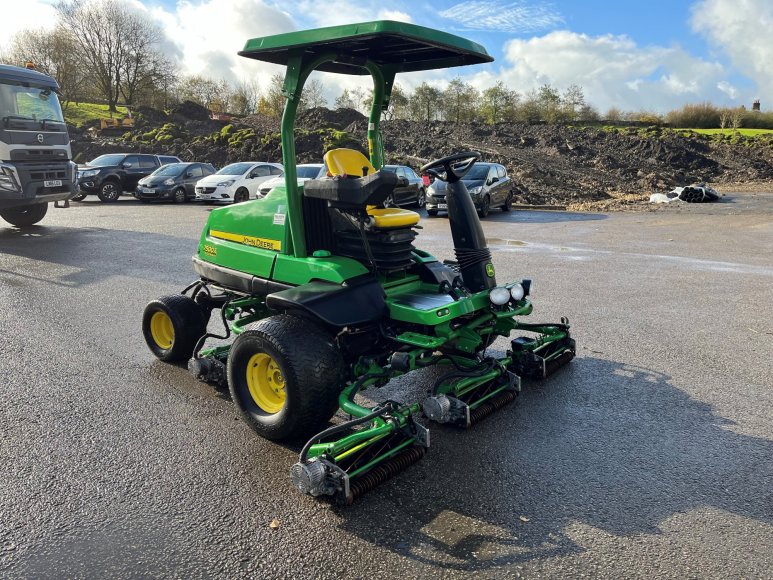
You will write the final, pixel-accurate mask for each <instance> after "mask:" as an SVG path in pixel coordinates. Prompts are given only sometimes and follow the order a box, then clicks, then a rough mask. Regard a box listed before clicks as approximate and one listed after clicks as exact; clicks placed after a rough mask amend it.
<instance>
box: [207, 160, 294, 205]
mask: <svg viewBox="0 0 773 580" xmlns="http://www.w3.org/2000/svg"><path fill="white" fill-rule="evenodd" d="M283 171H284V168H283V167H282V165H281V164H280V163H261V162H257V161H243V162H240V163H231V164H230V165H226V166H225V167H223V168H222V169H221V170H220V171H218V172H217V173H215V174H213V175H210V176H208V177H205V178H204V179H202V180H201V181H199V182H198V183H197V184H196V199H197V200H202V201H229V202H230V201H232V202H241V201H247V200H248V199H255V198H256V197H257V194H258V188H259V187H260V184H261V183H264V182H266V181H268V180H269V179H271V178H272V177H277V176H278V175H282V173H283Z"/></svg>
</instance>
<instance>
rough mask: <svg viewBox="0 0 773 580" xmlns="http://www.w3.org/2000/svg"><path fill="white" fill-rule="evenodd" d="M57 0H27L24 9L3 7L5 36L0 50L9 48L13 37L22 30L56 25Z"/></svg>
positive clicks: (1, 39) (0, 39) (49, 27)
mask: <svg viewBox="0 0 773 580" xmlns="http://www.w3.org/2000/svg"><path fill="white" fill-rule="evenodd" d="M55 3H56V0H27V1H26V2H24V8H23V9H22V8H20V7H19V6H16V7H14V8H10V7H9V6H4V7H3V17H2V18H3V34H2V36H1V37H0V49H4V48H8V46H9V45H10V41H11V40H12V39H13V36H14V35H15V34H16V33H17V32H19V31H21V30H29V29H35V30H36V29H39V28H46V29H51V28H53V27H54V25H55V24H56V9H55V8H54V4H55Z"/></svg>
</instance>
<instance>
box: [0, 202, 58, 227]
mask: <svg viewBox="0 0 773 580" xmlns="http://www.w3.org/2000/svg"><path fill="white" fill-rule="evenodd" d="M47 212H48V204H47V203H36V204H35V205H30V206H27V207H13V208H11V209H4V210H2V211H0V217H2V218H3V219H4V220H5V221H7V222H8V223H9V224H13V225H15V226H16V227H19V228H24V227H27V226H32V225H35V224H36V223H38V222H39V221H40V220H42V219H43V218H44V217H45V216H46V213H47Z"/></svg>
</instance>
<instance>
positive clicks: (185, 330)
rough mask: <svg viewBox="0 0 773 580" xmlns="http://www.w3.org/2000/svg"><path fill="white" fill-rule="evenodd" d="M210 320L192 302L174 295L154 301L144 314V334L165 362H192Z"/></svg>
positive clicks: (180, 295) (154, 350) (155, 353)
mask: <svg viewBox="0 0 773 580" xmlns="http://www.w3.org/2000/svg"><path fill="white" fill-rule="evenodd" d="M207 319H208V316H207V314H206V313H205V312H204V310H202V308H201V307H200V306H199V305H198V304H196V302H194V301H193V300H192V299H191V298H188V297H187V296H183V295H182V294H173V295H172V296H164V297H163V298H159V299H158V300H154V301H153V302H151V303H150V304H148V305H147V306H146V307H145V312H143V314H142V334H143V335H144V336H145V342H147V343H148V347H150V350H151V352H152V353H153V354H154V355H156V356H157V357H158V358H160V359H161V360H163V361H166V362H180V361H186V360H188V359H189V358H191V355H192V354H193V349H194V347H195V346H196V343H197V342H198V340H199V339H200V338H201V337H202V336H204V334H205V333H206V332H207Z"/></svg>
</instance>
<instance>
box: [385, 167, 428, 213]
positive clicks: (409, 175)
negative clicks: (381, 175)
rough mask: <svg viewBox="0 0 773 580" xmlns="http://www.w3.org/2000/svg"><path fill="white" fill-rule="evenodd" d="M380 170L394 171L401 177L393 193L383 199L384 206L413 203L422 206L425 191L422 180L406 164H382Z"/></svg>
mask: <svg viewBox="0 0 773 580" xmlns="http://www.w3.org/2000/svg"><path fill="white" fill-rule="evenodd" d="M381 170H382V171H389V172H390V173H396V174H397V177H400V178H402V184H401V185H398V186H397V187H395V190H394V193H393V194H392V195H390V196H389V197H387V198H386V199H385V200H384V207H394V206H397V205H411V204H415V205H417V206H419V207H424V203H425V202H426V199H427V192H426V190H425V186H424V180H423V179H422V178H421V177H419V176H418V175H416V172H415V171H414V170H413V169H411V168H410V167H408V166H407V165H384V166H383V167H382V168H381Z"/></svg>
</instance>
